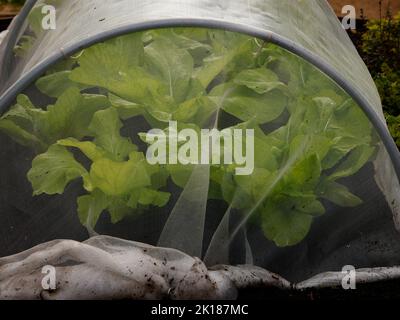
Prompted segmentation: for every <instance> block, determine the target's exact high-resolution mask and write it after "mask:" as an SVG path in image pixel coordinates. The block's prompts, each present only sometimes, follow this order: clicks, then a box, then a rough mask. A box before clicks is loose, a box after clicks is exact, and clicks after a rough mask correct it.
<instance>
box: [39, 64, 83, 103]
mask: <svg viewBox="0 0 400 320" xmlns="http://www.w3.org/2000/svg"><path fill="white" fill-rule="evenodd" d="M70 74H71V71H69V70H68V71H60V72H56V73H52V74H49V75H47V76H44V77H42V78H40V79H39V80H38V81H36V87H37V88H38V89H39V90H40V91H41V92H42V93H44V94H47V95H48V96H49V97H53V98H58V97H59V96H61V95H62V94H63V93H64V92H65V91H67V90H68V89H69V88H78V89H79V90H83V89H86V88H87V86H84V85H80V84H78V83H76V82H73V81H72V80H70V79H69V76H70Z"/></svg>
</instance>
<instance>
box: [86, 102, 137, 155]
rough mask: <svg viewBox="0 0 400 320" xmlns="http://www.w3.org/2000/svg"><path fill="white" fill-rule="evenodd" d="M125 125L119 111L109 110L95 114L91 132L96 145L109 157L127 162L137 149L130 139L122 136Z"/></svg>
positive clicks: (90, 128)
mask: <svg viewBox="0 0 400 320" xmlns="http://www.w3.org/2000/svg"><path fill="white" fill-rule="evenodd" d="M122 126H123V124H122V122H121V120H120V119H119V115H118V112H117V110H115V109H114V108H109V109H106V110H102V111H98V112H96V113H95V114H94V116H93V119H92V122H91V123H90V126H89V130H90V132H91V133H92V134H93V135H94V137H95V140H94V143H95V144H96V145H97V146H99V147H101V148H103V149H104V150H105V151H106V152H107V153H108V154H109V156H110V157H111V158H112V159H114V160H116V161H122V160H125V159H126V158H127V157H128V156H129V154H130V153H131V152H132V151H136V150H137V147H136V146H135V145H134V144H133V143H132V142H131V141H130V139H128V138H124V137H122V136H121V133H120V130H121V128H122Z"/></svg>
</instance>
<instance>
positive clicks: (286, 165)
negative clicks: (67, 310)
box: [0, 1, 400, 281]
mask: <svg viewBox="0 0 400 320" xmlns="http://www.w3.org/2000/svg"><path fill="white" fill-rule="evenodd" d="M128 2H129V5H128ZM51 3H52V4H53V5H54V6H55V7H56V9H57V11H56V12H58V13H57V14H58V20H57V28H56V29H55V30H49V31H44V30H42V28H41V27H40V21H41V19H42V16H41V8H42V5H43V4H42V3H41V2H38V4H37V5H36V6H35V7H34V9H33V10H32V11H31V13H30V15H29V17H28V19H27V21H26V22H25V25H24V26H23V30H22V31H21V32H20V35H19V37H18V41H17V42H16V43H15V46H13V50H12V55H11V58H12V59H10V61H9V64H7V65H6V66H4V65H3V69H2V77H1V83H2V84H3V87H2V88H1V91H2V92H3V95H2V97H1V100H0V106H1V107H2V108H3V110H4V113H3V115H2V118H1V120H0V131H1V133H0V140H1V145H2V148H1V155H0V161H1V162H2V165H1V167H0V177H1V178H0V184H1V190H2V193H1V199H0V228H1V229H0V231H1V232H0V256H6V255H10V254H14V253H17V252H20V251H22V250H24V249H28V248H30V247H32V246H34V245H36V244H39V243H42V242H45V241H49V240H54V239H60V238H62V239H73V240H80V241H83V240H86V239H87V238H88V237H89V236H93V235H96V234H101V235H110V236H114V237H119V238H123V239H127V240H134V241H137V242H144V243H147V244H150V245H158V246H161V247H168V248H174V249H179V250H181V251H183V252H185V253H186V254H189V255H192V256H197V257H200V258H202V259H203V260H204V261H205V263H206V264H207V265H208V266H213V265H216V264H232V265H235V264H250V265H256V266H260V267H263V268H266V269H268V270H271V271H273V272H276V273H279V274H281V275H282V276H285V277H287V278H288V279H289V280H291V281H299V280H304V279H305V278H306V277H309V276H311V275H314V274H317V273H320V272H324V271H328V270H340V269H341V268H342V267H343V266H344V265H354V266H356V267H358V268H359V267H375V266H392V265H396V264H398V263H399V262H400V261H399V260H400V241H399V240H400V236H399V234H398V231H397V229H396V226H397V225H398V212H397V210H398V197H399V182H398V179H397V175H396V170H395V168H394V165H393V161H394V160H396V159H394V158H393V152H392V153H391V156H389V154H388V151H387V146H388V145H389V144H388V142H387V141H386V140H385V139H387V138H388V135H383V134H382V130H380V129H379V130H378V129H377V128H378V126H377V123H375V122H373V121H374V119H375V118H374V117H371V116H367V112H366V108H365V106H364V105H360V103H359V102H357V101H358V100H357V101H356V100H355V98H353V95H354V94H353V93H349V92H346V91H345V90H344V89H343V88H341V87H340V86H339V85H338V84H337V83H336V82H334V81H333V80H332V79H331V78H330V77H328V75H326V74H325V73H323V72H322V71H321V70H320V69H319V68H318V67H317V66H315V65H313V64H311V63H310V62H308V61H306V60H305V59H303V58H301V57H300V56H298V55H296V54H294V53H292V52H290V51H289V50H287V49H284V48H282V47H281V46H279V45H278V44H275V43H273V41H269V40H268V37H267V36H265V37H262V36H261V31H260V30H261V29H265V30H267V31H268V32H272V33H274V34H279V35H281V36H282V37H283V38H287V39H290V40H292V41H294V42H295V43H297V44H298V45H300V46H302V47H304V48H305V49H307V50H309V51H310V52H311V54H313V55H315V56H317V57H318V59H320V60H318V61H323V62H324V63H326V64H327V65H329V67H330V68H334V69H335V72H337V73H338V74H340V75H341V76H342V77H343V78H344V79H345V80H346V81H347V82H346V83H350V85H351V86H352V88H353V89H354V90H355V92H358V93H361V94H362V96H363V97H364V98H365V101H367V102H368V103H369V104H370V106H371V108H373V109H371V110H375V111H372V112H373V113H376V115H378V117H377V118H376V119H378V120H377V121H378V122H379V126H380V125H382V123H381V121H382V120H381V119H383V118H382V110H381V105H380V100H379V96H378V95H377V92H376V88H375V86H374V84H373V81H372V80H371V78H370V75H369V73H368V71H367V69H366V67H365V66H364V64H363V63H362V61H361V60H360V58H359V57H358V55H357V53H356V51H355V49H354V48H353V46H352V45H351V43H350V40H349V39H348V38H347V36H346V35H345V32H344V31H343V30H342V29H340V28H341V26H340V24H339V22H338V21H337V20H336V18H335V17H334V15H333V13H332V12H331V10H330V8H329V6H328V5H327V4H326V3H325V1H296V2H295V4H294V1H279V2H278V1H249V2H248V3H247V4H248V5H246V6H245V7H243V4H242V5H239V4H238V3H236V1H230V2H225V1H217V2H215V4H210V3H209V2H208V1H196V2H195V3H194V1H193V2H192V1H183V2H182V1H180V2H176V1H163V2H162V3H160V2H159V1H144V2H140V4H138V3H136V5H137V6H136V7H135V9H136V10H135V11H132V10H131V11H130V10H129V8H131V6H132V5H133V3H135V1H101V2H100V1H85V3H84V4H82V3H81V2H77V1H53V2H51ZM178 4H179V5H180V7H178V9H177V10H175V11H174V10H172V9H173V8H175V9H176V5H178ZM233 4H235V5H237V6H236V7H235V6H233ZM110 8H112V9H113V10H115V12H118V14H116V15H115V16H111V15H110V13H109V12H108V11H113V10H111V9H110ZM121 8H124V9H125V10H121ZM150 8H154V9H155V10H153V11H151V10H150ZM117 9H118V10H119V11H117ZM238 9H243V10H238ZM78 11H79V12H80V15H78V13H77V12H78ZM222 12H225V13H224V16H220V15H221V14H222ZM75 14H76V16H77V17H78V16H79V18H77V19H79V21H81V22H82V24H79V23H67V21H68V20H69V19H70V18H71V16H74V15H75ZM207 14H210V16H207ZM205 16H207V19H208V20H209V21H211V22H210V24H212V21H214V22H215V21H217V20H218V21H226V22H229V23H232V24H233V23H235V24H237V29H238V30H236V31H234V30H232V29H234V28H233V27H231V28H230V31H229V30H227V28H216V27H215V26H214V27H211V26H210V27H208V28H207V27H200V26H196V21H197V20H198V19H200V18H203V17H205ZM311 17H312V18H313V19H314V20H313V24H312V25H311V24H310V23H309V22H308V20H309V19H311ZM167 18H187V19H189V18H191V19H194V20H193V23H192V24H193V25H192V26H190V24H189V23H185V25H186V26H179V24H178V23H177V26H175V27H163V28H155V27H154V28H150V27H146V28H142V29H143V30H141V31H134V30H131V32H124V34H123V35H115V36H107V39H103V40H102V41H95V42H94V43H93V44H90V45H83V44H82V45H80V46H79V47H77V49H76V50H73V51H74V52H73V53H71V54H68V55H67V54H65V52H68V50H67V49H68V47H69V46H71V45H74V44H76V43H79V42H80V41H83V40H84V39H88V38H90V37H91V36H94V35H96V34H100V33H101V32H106V31H110V30H113V29H117V28H121V27H123V26H127V25H129V24H132V20H133V21H137V23H138V24H139V23H142V22H150V21H156V20H161V19H167ZM286 18H287V19H286ZM196 19H197V20H196ZM205 24H206V23H205ZM246 24H248V25H249V26H251V27H253V28H255V29H257V30H258V29H260V30H259V31H258V32H259V34H260V36H257V37H255V35H254V34H253V35H252V36H251V35H249V34H250V33H252V32H250V31H249V30H245V29H243V32H239V29H240V27H241V26H243V25H246ZM94 25H96V28H94ZM90 26H91V27H90ZM11 31H12V29H11ZM6 45H7V39H6V42H5V44H3V45H2V47H1V50H0V52H2V54H3V57H5V56H7V54H6V53H5V51H6V50H5V47H6ZM60 48H61V49H62V50H63V52H64V58H63V59H62V60H58V61H57V62H56V63H52V64H48V65H46V61H47V60H46V59H49V58H50V57H52V56H53V55H56V54H57V52H59V50H60ZM38 71H40V73H37V72H38ZM26 79H31V80H29V81H28V80H26ZM24 81H27V85H21V83H24ZM28 82H29V83H28ZM13 95H14V96H13ZM10 97H12V102H11V103H8V100H9V99H10ZM371 110H370V111H371ZM385 133H387V132H386V131H385Z"/></svg>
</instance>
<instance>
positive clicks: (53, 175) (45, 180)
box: [28, 145, 87, 195]
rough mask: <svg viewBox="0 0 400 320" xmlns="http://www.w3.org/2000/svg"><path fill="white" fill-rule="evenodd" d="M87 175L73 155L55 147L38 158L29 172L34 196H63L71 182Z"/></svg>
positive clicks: (60, 147)
mask: <svg viewBox="0 0 400 320" xmlns="http://www.w3.org/2000/svg"><path fill="white" fill-rule="evenodd" d="M85 174H87V171H86V170H85V168H84V167H83V166H82V165H80V164H79V162H77V161H76V160H75V158H74V157H73V155H72V154H71V153H70V152H69V151H68V150H67V149H65V148H64V147H62V146H58V145H53V146H51V147H50V148H49V150H48V151H47V152H46V153H43V154H41V155H39V156H37V157H36V158H35V159H34V160H33V162H32V169H31V170H30V171H29V172H28V180H29V181H30V182H31V184H32V187H33V193H34V195H41V194H43V193H45V194H49V195H54V194H62V193H63V192H64V189H65V187H66V186H67V184H68V183H70V182H71V181H73V180H75V179H77V178H79V177H81V176H83V175H85Z"/></svg>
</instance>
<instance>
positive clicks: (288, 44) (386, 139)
mask: <svg viewBox="0 0 400 320" xmlns="http://www.w3.org/2000/svg"><path fill="white" fill-rule="evenodd" d="M168 27H202V28H215V29H224V30H228V31H232V32H240V33H243V34H247V35H249V36H253V37H256V38H260V39H263V40H265V41H268V42H270V43H274V44H276V45H278V46H280V47H282V48H284V49H286V50H288V51H290V52H292V53H294V54H296V55H298V56H299V57H301V58H303V59H304V60H306V61H308V62H309V63H311V64H312V65H314V66H315V67H316V68H318V69H319V70H320V71H322V72H323V73H325V74H326V75H327V76H328V77H329V78H331V79H332V80H333V81H335V82H336V83H337V84H338V85H339V86H340V87H341V88H342V89H343V90H345V91H346V92H347V93H348V94H349V95H350V96H351V97H352V98H353V99H354V101H355V102H356V103H357V104H358V105H359V106H360V107H361V109H362V110H363V112H364V113H365V115H366V116H367V117H368V119H369V120H370V121H371V123H372V124H373V126H374V127H375V130H376V131H377V133H378V135H379V136H380V138H381V139H382V142H383V144H384V145H385V147H386V150H387V152H388V154H389V156H390V158H391V160H392V163H393V167H394V170H395V172H396V175H397V178H398V179H399V181H400V153H399V151H398V149H397V146H396V144H395V142H394V141H393V139H392V137H391V136H390V133H389V131H388V129H387V127H386V124H385V123H384V122H383V121H382V119H380V118H379V116H378V115H377V114H376V113H375V111H374V110H373V108H372V107H371V105H370V103H369V102H368V101H367V100H366V99H365V98H364V96H363V95H362V93H361V92H359V90H357V89H356V88H354V87H353V86H352V85H351V84H350V83H349V82H348V81H347V80H346V79H344V78H343V77H342V75H340V74H339V73H338V72H337V71H336V70H335V69H334V68H332V67H331V66H329V65H327V63H326V62H325V61H324V60H322V59H320V58H319V57H318V56H316V55H315V54H313V53H311V52H310V51H309V50H307V49H305V48H303V47H301V46H299V45H298V44H297V43H295V42H293V41H290V40H288V39H287V38H285V37H282V36H280V35H278V34H275V33H273V32H270V31H267V30H263V29H259V28H254V27H250V26H248V25H242V24H235V23H231V22H226V21H221V20H213V19H210V20H204V19H165V20H156V21H149V22H145V23H139V24H138V23H135V24H132V25H128V26H124V27H121V28H117V29H113V30H110V31H106V32H103V33H100V34H98V35H95V36H92V37H90V38H87V39H85V40H83V41H80V42H77V43H76V44H74V45H72V46H70V47H67V48H60V50H59V51H58V52H57V53H55V54H54V55H53V56H50V57H49V58H48V59H46V60H45V61H43V62H41V63H40V64H38V65H37V66H36V67H35V68H33V69H32V70H31V71H29V72H28V73H27V74H25V75H24V76H23V77H22V78H20V79H19V80H18V81H17V82H16V83H15V84H14V85H12V86H11V87H10V88H8V90H7V91H5V92H4V94H3V95H2V96H1V97H0V115H1V114H3V113H4V112H6V111H7V110H8V108H9V107H10V106H11V104H12V103H13V102H14V100H15V98H16V96H17V95H18V94H20V93H21V92H22V91H23V90H25V89H26V88H27V87H28V86H29V85H30V84H31V83H32V82H33V81H35V80H36V79H37V78H39V77H40V76H41V75H42V74H44V73H45V71H46V70H47V69H48V68H49V67H51V66H53V65H54V64H56V63H57V62H59V61H60V60H62V59H64V58H65V57H69V56H71V55H73V54H75V53H77V52H79V51H80V50H83V49H85V48H87V47H89V46H91V45H94V44H96V43H99V42H103V41H106V40H108V39H111V38H115V37H118V36H121V35H125V34H129V33H132V32H138V31H144V30H149V29H160V28H168Z"/></svg>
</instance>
